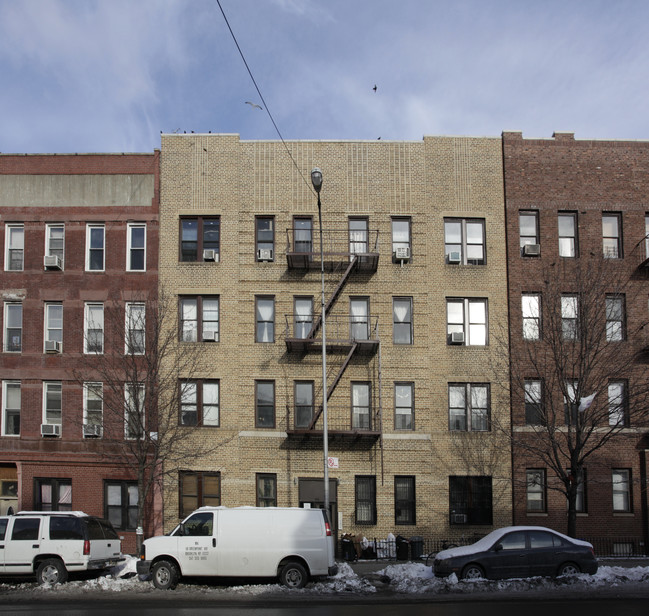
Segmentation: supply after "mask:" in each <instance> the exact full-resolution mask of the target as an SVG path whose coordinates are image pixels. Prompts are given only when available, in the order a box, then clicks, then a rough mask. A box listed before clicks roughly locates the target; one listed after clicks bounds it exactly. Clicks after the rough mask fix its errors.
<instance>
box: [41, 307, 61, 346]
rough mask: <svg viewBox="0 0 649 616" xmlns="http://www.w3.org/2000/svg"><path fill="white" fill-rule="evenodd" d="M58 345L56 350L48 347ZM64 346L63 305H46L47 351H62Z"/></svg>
mask: <svg viewBox="0 0 649 616" xmlns="http://www.w3.org/2000/svg"><path fill="white" fill-rule="evenodd" d="M48 342H49V343H56V342H58V345H56V348H54V347H52V346H51V345H48ZM62 344H63V304H45V350H46V351H50V350H56V351H58V352H61V351H62Z"/></svg>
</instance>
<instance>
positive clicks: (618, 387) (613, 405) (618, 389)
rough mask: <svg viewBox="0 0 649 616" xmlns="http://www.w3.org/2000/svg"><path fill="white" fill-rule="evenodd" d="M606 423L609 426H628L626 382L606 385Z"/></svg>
mask: <svg viewBox="0 0 649 616" xmlns="http://www.w3.org/2000/svg"><path fill="white" fill-rule="evenodd" d="M608 423H609V425H610V426H628V424H629V417H628V404H627V383H626V381H609V383H608Z"/></svg>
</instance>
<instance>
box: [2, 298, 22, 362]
mask: <svg viewBox="0 0 649 616" xmlns="http://www.w3.org/2000/svg"><path fill="white" fill-rule="evenodd" d="M4 323H5V327H4V350H5V351H7V352H9V353H20V352H21V351H22V348H23V305H22V303H20V302H5V315H4Z"/></svg>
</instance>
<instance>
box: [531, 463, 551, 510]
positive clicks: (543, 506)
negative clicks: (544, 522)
mask: <svg viewBox="0 0 649 616" xmlns="http://www.w3.org/2000/svg"><path fill="white" fill-rule="evenodd" d="M526 484H527V490H526V492H527V511H528V513H545V512H546V511H547V500H546V480H545V469H544V468H528V469H527V471H526Z"/></svg>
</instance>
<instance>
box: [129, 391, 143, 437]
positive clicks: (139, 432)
mask: <svg viewBox="0 0 649 616" xmlns="http://www.w3.org/2000/svg"><path fill="white" fill-rule="evenodd" d="M145 427H146V406H145V387H144V383H127V384H126V385H125V386H124V436H125V437H126V438H127V439H141V438H144V430H145Z"/></svg>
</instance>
